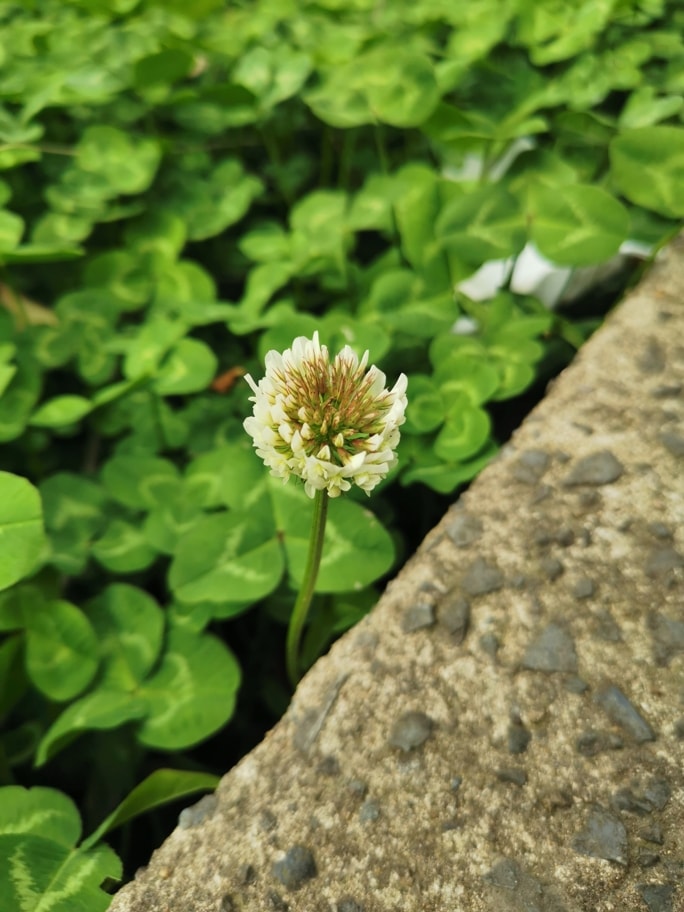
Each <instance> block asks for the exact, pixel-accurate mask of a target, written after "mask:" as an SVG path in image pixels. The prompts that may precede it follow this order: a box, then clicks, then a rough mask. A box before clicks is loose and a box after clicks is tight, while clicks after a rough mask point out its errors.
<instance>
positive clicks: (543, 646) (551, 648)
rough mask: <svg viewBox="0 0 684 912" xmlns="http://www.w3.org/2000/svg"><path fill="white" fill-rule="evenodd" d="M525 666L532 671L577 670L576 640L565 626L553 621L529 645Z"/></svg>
mask: <svg viewBox="0 0 684 912" xmlns="http://www.w3.org/2000/svg"><path fill="white" fill-rule="evenodd" d="M523 667H524V668H529V669H531V670H532V671H547V672H575V671H577V653H576V652H575V641H574V640H573V638H572V636H571V635H570V634H569V633H568V631H567V630H566V629H565V627H562V626H561V625H560V624H557V623H556V622H555V621H552V622H551V623H550V624H548V625H547V626H546V627H545V628H544V629H543V630H542V631H541V633H540V634H539V635H538V636H537V637H536V638H535V639H534V640H532V642H531V643H530V644H529V646H528V647H527V650H526V651H525V656H524V658H523Z"/></svg>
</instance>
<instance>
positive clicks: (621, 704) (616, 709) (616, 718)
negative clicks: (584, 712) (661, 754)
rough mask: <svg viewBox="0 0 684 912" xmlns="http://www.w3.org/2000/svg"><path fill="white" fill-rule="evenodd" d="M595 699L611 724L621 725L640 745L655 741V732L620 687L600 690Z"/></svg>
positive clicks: (609, 686) (611, 686) (612, 685)
mask: <svg viewBox="0 0 684 912" xmlns="http://www.w3.org/2000/svg"><path fill="white" fill-rule="evenodd" d="M594 699H595V700H596V702H597V703H598V705H599V706H600V707H601V709H602V710H603V711H604V712H605V713H606V715H607V716H608V718H609V719H610V720H611V722H614V723H615V724H616V725H619V726H620V728H622V729H623V731H625V732H626V733H627V734H628V735H629V736H630V737H632V738H633V739H634V740H635V741H638V742H639V743H640V744H641V743H643V742H644V741H655V738H656V733H655V731H654V730H653V729H652V728H651V726H650V725H649V724H648V722H647V721H646V719H644V717H643V716H642V715H641V713H640V712H639V711H638V710H637V709H636V707H635V706H634V704H633V703H632V702H631V701H630V700H628V699H627V697H626V696H625V695H624V694H623V692H622V691H621V690H620V688H619V687H616V686H615V685H614V684H610V685H608V686H607V687H604V688H603V689H602V690H600V691H599V692H598V693H597V694H596V696H595V698H594Z"/></svg>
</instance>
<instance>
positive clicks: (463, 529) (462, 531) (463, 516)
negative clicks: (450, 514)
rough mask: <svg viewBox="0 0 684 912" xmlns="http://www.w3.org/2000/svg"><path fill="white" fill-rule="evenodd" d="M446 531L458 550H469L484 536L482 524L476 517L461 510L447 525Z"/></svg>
mask: <svg viewBox="0 0 684 912" xmlns="http://www.w3.org/2000/svg"><path fill="white" fill-rule="evenodd" d="M446 531H447V535H448V536H449V538H450V539H451V541H452V542H453V543H454V544H455V545H456V547H457V548H467V547H468V546H469V545H472V544H474V542H476V541H477V540H478V538H479V537H480V536H481V535H482V531H483V530H482V522H481V521H480V520H479V519H478V518H477V517H476V516H470V515H469V514H468V513H464V512H462V511H460V510H459V511H457V512H456V516H455V517H454V519H453V520H452V521H451V522H450V523H449V524H448V525H447V530H446Z"/></svg>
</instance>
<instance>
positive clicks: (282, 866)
mask: <svg viewBox="0 0 684 912" xmlns="http://www.w3.org/2000/svg"><path fill="white" fill-rule="evenodd" d="M272 871H273V876H274V877H275V878H276V880H279V881H280V883H281V884H283V886H284V887H287V888H288V890H298V889H299V887H301V886H302V884H303V883H305V881H307V880H311V878H313V877H315V876H316V875H317V874H318V871H317V869H316V861H315V859H314V857H313V853H312V851H311V849H308V848H307V847H306V846H302V845H295V846H292V848H291V849H288V850H287V852H286V853H285V857H284V858H281V859H280V861H276V862H275V863H274V865H273V868H272Z"/></svg>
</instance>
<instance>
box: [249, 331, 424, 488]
mask: <svg viewBox="0 0 684 912" xmlns="http://www.w3.org/2000/svg"><path fill="white" fill-rule="evenodd" d="M367 364H368V352H366V353H365V354H364V356H363V358H361V360H360V361H359V359H358V357H357V355H356V354H355V353H354V352H353V351H352V349H351V348H350V347H349V346H348V345H345V347H344V348H343V349H342V351H341V352H340V353H339V354H338V355H336V357H335V358H334V360H333V361H331V360H330V355H329V353H328V349H327V347H326V346H325V345H321V344H320V342H319V340H318V333H317V332H315V333H314V335H313V339H307V338H305V337H304V336H299V337H298V338H297V339H295V340H294V342H293V343H292V348H288V349H287V350H286V351H284V352H283V353H282V355H281V354H280V353H279V352H277V351H270V352H269V353H268V354H267V355H266V376H265V377H264V378H263V379H262V380H260V381H259V383H258V384H256V383H255V382H254V380H253V379H252V377H251V376H250V375H249V374H247V375H246V376H245V380H246V381H247V383H249V385H250V387H251V388H252V392H253V393H254V395H253V396H251V397H250V399H251V401H252V402H253V403H254V408H253V414H252V416H251V417H249V418H246V419H245V422H244V427H245V430H246V431H247V433H248V434H249V435H250V437H251V438H252V440H253V444H254V448H255V449H256V451H257V453H258V455H259V456H260V457H261V458H262V459H263V461H264V462H265V464H266V465H267V466H268V467H269V469H270V470H271V475H275V476H276V477H278V478H282V479H283V482H286V481H288V480H289V478H290V476H291V475H296V476H297V477H298V478H301V479H302V480H303V481H304V489H305V491H306V493H307V494H308V495H309V497H313V496H314V495H315V493H316V491H322V490H326V491H327V492H328V494H329V495H330V497H337V496H338V495H339V494H340V493H341V492H342V491H348V490H349V488H350V487H351V486H352V484H356V485H358V487H360V488H361V489H362V490H364V491H365V492H366V494H370V492H371V491H372V490H373V488H374V487H375V486H376V485H377V484H379V482H380V481H381V480H382V479H383V478H384V477H385V475H386V474H387V472H388V471H389V470H390V469H391V468H392V466H394V465H395V464H396V461H397V457H396V453H395V450H396V447H397V444H398V443H399V436H400V435H399V426H400V425H402V424H403V423H404V420H405V419H404V411H405V409H406V386H407V380H406V376H405V375H404V374H401V375H400V376H399V379H398V380H397V382H396V383H395V384H394V386H393V387H392V389H391V390H389V389H385V380H386V378H385V375H384V374H383V372H382V371H381V370H378V368H377V367H375V366H374V365H371V366H370V367H369V368H368V369H366V365H367Z"/></svg>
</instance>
